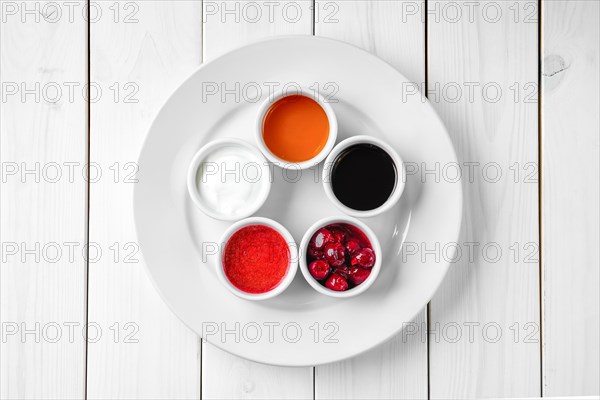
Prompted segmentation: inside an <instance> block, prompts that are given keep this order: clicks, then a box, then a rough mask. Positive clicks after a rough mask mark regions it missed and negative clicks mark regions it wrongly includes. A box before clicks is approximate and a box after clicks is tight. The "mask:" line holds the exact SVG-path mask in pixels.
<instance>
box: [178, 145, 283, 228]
mask: <svg viewBox="0 0 600 400" xmlns="http://www.w3.org/2000/svg"><path fill="white" fill-rule="evenodd" d="M226 146H240V147H243V148H244V149H246V150H248V151H249V152H250V153H251V154H253V155H254V157H255V158H256V163H257V165H258V166H259V167H260V168H261V178H260V184H261V185H262V187H261V191H260V193H259V196H258V198H257V199H256V203H255V204H253V206H252V207H250V208H249V209H248V210H247V211H246V212H244V213H239V214H224V213H219V212H217V211H215V210H213V209H212V208H210V207H209V206H208V205H207V204H205V203H204V201H203V200H202V197H201V196H200V194H199V193H198V185H197V176H198V171H199V169H200V165H201V163H202V161H203V160H205V159H206V157H207V156H208V154H209V153H210V152H212V151H214V150H216V149H218V148H219V147H226ZM271 181H272V179H271V168H269V165H268V163H267V160H266V159H265V157H264V156H263V155H262V153H261V152H260V151H258V149H257V148H256V147H254V146H252V145H251V144H250V143H248V142H246V141H244V140H241V139H235V138H225V139H217V140H213V141H212V142H209V143H207V144H206V145H204V146H203V147H202V148H201V149H200V150H198V152H197V153H196V154H195V155H194V157H193V158H192V162H191V163H190V166H189V168H188V174H187V188H188V192H189V194H190V197H191V198H192V201H193V202H194V204H195V205H196V206H197V207H198V208H199V209H200V210H202V212H203V213H204V214H206V215H208V216H209V217H212V218H215V219H219V220H222V221H235V220H240V219H242V218H246V217H249V216H250V215H252V214H254V213H255V212H256V211H258V209H259V208H261V207H262V206H263V204H264V203H265V201H266V200H267V197H269V192H270V191H271Z"/></svg>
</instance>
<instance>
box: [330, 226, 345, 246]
mask: <svg viewBox="0 0 600 400" xmlns="http://www.w3.org/2000/svg"><path fill="white" fill-rule="evenodd" d="M330 230H331V233H332V234H333V240H334V242H337V243H342V244H344V243H345V242H346V232H344V230H343V229H342V228H341V227H337V226H334V227H331V228H330Z"/></svg>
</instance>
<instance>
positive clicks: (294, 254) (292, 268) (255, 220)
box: [217, 217, 298, 301]
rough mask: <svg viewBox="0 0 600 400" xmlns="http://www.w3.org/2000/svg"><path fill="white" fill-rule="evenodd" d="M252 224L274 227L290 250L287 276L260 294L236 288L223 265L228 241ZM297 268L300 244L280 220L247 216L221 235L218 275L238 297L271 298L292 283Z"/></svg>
mask: <svg viewBox="0 0 600 400" xmlns="http://www.w3.org/2000/svg"><path fill="white" fill-rule="evenodd" d="M250 225H264V226H268V227H269V228H273V229H274V230H275V231H277V232H278V233H279V234H280V235H281V236H283V238H284V239H285V241H286V243H287V244H288V249H289V250H290V264H289V266H288V270H287V273H286V274H285V276H284V277H283V279H282V280H281V282H280V283H279V285H277V286H276V287H275V288H274V289H272V290H270V291H268V292H265V293H258V294H253V293H246V292H244V291H242V290H240V289H238V288H236V287H235V286H234V285H233V284H232V283H231V282H230V281H229V279H228V278H227V276H226V275H225V271H224V267H223V252H224V251H225V246H226V245H227V242H228V241H229V239H230V238H231V236H232V235H233V234H234V233H235V232H237V231H238V230H240V229H241V228H243V227H246V226H250ZM297 270H298V246H297V245H296V242H295V241H294V238H293V237H292V235H291V234H290V232H289V231H288V230H287V229H285V227H284V226H283V225H281V224H280V223H279V222H277V221H274V220H272V219H269V218H262V217H252V218H246V219H243V220H241V221H238V222H236V223H234V224H233V225H231V226H230V227H229V228H228V229H227V230H226V231H225V233H224V234H223V236H222V237H221V240H220V242H219V253H218V259H217V276H218V277H219V280H220V281H221V283H222V284H223V285H224V286H225V287H226V288H227V289H228V290H229V291H230V292H231V293H233V294H235V295H236V296H238V297H241V298H242V299H246V300H254V301H256V300H266V299H271V298H273V297H275V296H277V295H279V294H281V293H283V291H284V290H285V289H287V288H288V286H289V285H290V283H292V281H293V280H294V276H296V271H297Z"/></svg>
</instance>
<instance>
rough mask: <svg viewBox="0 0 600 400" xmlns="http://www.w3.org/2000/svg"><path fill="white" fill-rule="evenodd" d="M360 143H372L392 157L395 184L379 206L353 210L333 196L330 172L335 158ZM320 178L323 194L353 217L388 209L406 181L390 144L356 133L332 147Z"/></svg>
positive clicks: (376, 213)
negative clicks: (394, 168) (388, 195)
mask: <svg viewBox="0 0 600 400" xmlns="http://www.w3.org/2000/svg"><path fill="white" fill-rule="evenodd" d="M362 143H366V144H372V145H375V146H377V147H379V148H381V149H382V150H384V151H385V152H386V153H388V154H389V156H390V157H391V158H392V161H393V162H394V164H396V186H395V187H394V191H393V192H392V194H391V195H390V197H389V198H388V199H387V200H386V202H385V203H383V204H382V205H381V206H379V207H377V208H375V209H373V210H365V211H361V210H355V209H353V208H350V207H348V206H346V205H345V204H343V203H342V202H341V201H340V200H339V199H338V198H337V197H336V196H335V194H334V193H333V188H332V187H331V184H332V182H331V173H332V170H333V165H334V162H335V160H336V158H337V157H338V156H339V155H340V154H341V153H342V152H343V151H344V150H346V149H347V148H348V147H350V146H354V145H356V144H362ZM322 180H323V188H324V189H325V194H326V195H327V197H328V198H329V200H331V202H332V203H333V204H334V205H335V206H336V207H337V208H338V209H339V210H340V211H342V212H343V213H344V214H348V215H352V216H354V217H359V218H369V217H374V216H376V215H379V214H381V213H383V212H385V211H387V210H389V209H390V208H392V207H393V206H394V205H395V204H396V203H398V200H400V197H401V196H402V192H403V191H404V185H405V183H406V169H405V167H404V162H403V161H402V158H401V157H400V156H399V155H398V153H397V152H396V151H395V150H394V149H393V148H392V147H391V146H390V145H388V144H387V143H385V142H384V141H382V140H380V139H377V138H374V137H372V136H366V135H358V136H352V137H350V138H348V139H346V140H343V141H341V142H340V143H338V145H337V146H335V147H334V149H333V150H332V151H331V153H329V156H327V159H326V160H325V165H324V168H323V177H322Z"/></svg>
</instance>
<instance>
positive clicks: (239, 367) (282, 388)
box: [202, 0, 313, 399]
mask: <svg viewBox="0 0 600 400" xmlns="http://www.w3.org/2000/svg"><path fill="white" fill-rule="evenodd" d="M310 7H311V2H310V1H305V0H303V1H279V2H264V3H261V2H253V1H227V2H205V4H204V46H203V48H204V54H205V60H206V61H210V60H212V59H214V58H215V57H217V56H219V55H220V54H223V53H225V52H227V51H229V50H232V49H234V48H236V47H240V46H243V45H245V44H247V43H250V42H253V41H256V40H260V39H263V38H267V37H270V36H275V35H286V34H310V33H311V31H312V11H311V9H310ZM202 366H203V368H202V398H203V399H215V398H220V399H234V398H244V399H269V398H272V399H284V398H286V399H287V398H289V399H308V398H312V396H313V369H312V368H283V367H273V366H268V365H264V364H258V363H255V362H251V361H247V360H243V359H241V358H239V357H236V356H233V355H230V354H227V353H225V352H224V351H222V350H220V349H218V348H217V347H215V346H213V345H211V344H204V345H203V349H202Z"/></svg>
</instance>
